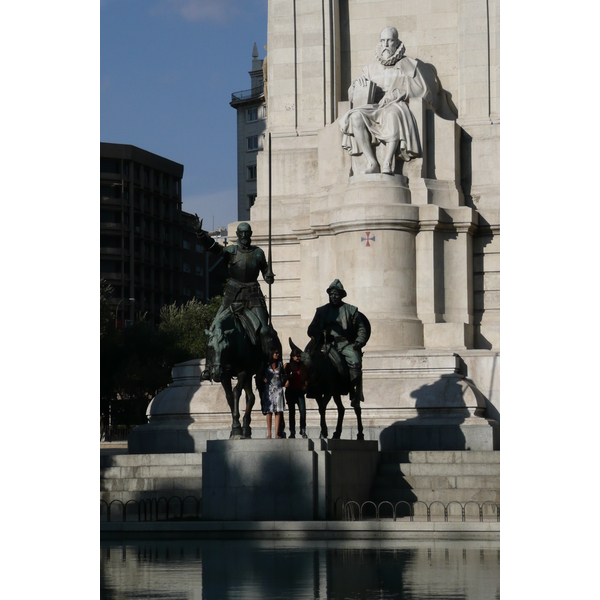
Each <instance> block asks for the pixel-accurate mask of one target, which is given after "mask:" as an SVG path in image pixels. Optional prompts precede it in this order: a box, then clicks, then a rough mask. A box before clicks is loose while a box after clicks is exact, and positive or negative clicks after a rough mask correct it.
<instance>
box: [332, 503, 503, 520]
mask: <svg viewBox="0 0 600 600" xmlns="http://www.w3.org/2000/svg"><path fill="white" fill-rule="evenodd" d="M384 519H385V520H388V519H391V520H392V521H396V520H398V519H409V520H410V521H445V522H448V521H450V522H452V521H454V522H463V523H465V522H472V521H480V522H484V521H497V522H499V521H500V505H499V504H497V503H495V502H491V501H486V502H483V503H481V504H479V503H478V502H475V501H474V500H473V501H470V502H465V503H464V504H462V503H460V502H458V501H452V502H449V503H448V504H444V503H443V502H440V501H438V500H435V501H433V502H432V503H431V504H427V503H426V502H422V501H421V500H417V501H415V502H407V501H406V500H400V501H399V502H396V503H395V504H392V502H389V501H387V500H384V501H382V502H380V503H379V504H375V502H373V501H371V500H367V501H366V502H363V503H362V504H359V503H358V502H355V501H354V500H349V501H346V502H343V503H342V520H344V521H369V520H375V521H381V520H384Z"/></svg>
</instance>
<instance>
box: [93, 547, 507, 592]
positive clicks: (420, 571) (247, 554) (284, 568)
mask: <svg viewBox="0 0 600 600" xmlns="http://www.w3.org/2000/svg"><path fill="white" fill-rule="evenodd" d="M100 586H101V592H100V598H101V599H105V600H109V599H110V600H126V599H133V598H136V599H140V598H143V599H145V600H152V599H159V598H160V599H161V600H168V599H178V600H200V599H209V600H225V599H230V598H231V599H238V598H256V599H260V600H272V599H276V598H285V599H286V600H291V599H296V598H298V599H303V598H307V599H308V598H310V599H313V598H321V599H331V600H333V599H336V600H337V599H339V600H342V599H353V600H354V599H356V600H358V599H365V600H372V599H375V598H377V599H388V598H401V599H406V600H434V599H435V600H451V599H464V600H495V599H497V598H500V547H499V542H497V541H452V540H424V541H418V540H414V541H412V540H398V541H369V540H358V541H353V542H351V541H327V542H325V541H298V540H291V541H287V542H286V541H281V540H277V541H265V540H243V541H234V540H223V541H220V540H197V541H196V540H181V541H177V540H172V541H146V540H145V541H119V542H114V541H111V542H108V541H107V542H102V543H101V546H100Z"/></svg>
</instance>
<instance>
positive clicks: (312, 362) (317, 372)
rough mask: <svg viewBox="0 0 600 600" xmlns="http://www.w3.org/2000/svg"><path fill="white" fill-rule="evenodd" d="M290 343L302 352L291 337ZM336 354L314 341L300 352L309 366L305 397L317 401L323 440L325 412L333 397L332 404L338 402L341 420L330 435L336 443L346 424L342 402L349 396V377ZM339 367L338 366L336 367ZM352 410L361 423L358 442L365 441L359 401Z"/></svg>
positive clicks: (325, 425)
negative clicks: (343, 397) (343, 398)
mask: <svg viewBox="0 0 600 600" xmlns="http://www.w3.org/2000/svg"><path fill="white" fill-rule="evenodd" d="M289 343H290V348H291V349H292V350H294V349H297V350H300V348H298V346H296V345H295V344H294V342H292V339H291V338H290V339H289ZM334 353H337V352H336V350H335V349H334V348H332V347H331V346H330V345H318V344H317V343H316V342H315V340H314V339H312V338H311V341H310V342H309V343H308V345H307V346H306V348H305V349H304V352H302V353H301V355H300V360H301V362H303V363H304V364H305V365H306V368H307V370H308V373H309V379H308V386H307V390H306V396H307V397H308V398H314V399H315V400H316V401H317V405H318V407H319V415H320V417H321V432H320V434H319V437H320V438H323V439H326V438H327V435H328V429H327V422H326V420H325V411H326V409H327V405H328V404H329V401H330V400H331V398H333V401H334V402H335V405H336V407H337V411H338V418H337V425H336V428H335V432H334V433H333V435H332V436H331V437H332V439H334V440H335V439H340V437H341V435H342V423H343V421H344V413H345V412H346V409H345V408H344V405H343V403H342V396H346V395H348V394H349V393H350V374H349V372H348V367H347V365H346V363H345V361H344V360H343V359H342V358H340V357H339V356H338V357H335V356H334ZM336 358H337V360H336ZM336 364H337V365H338V366H336ZM340 368H341V369H342V373H340V371H339V369H340ZM352 407H353V408H354V412H355V413H356V420H357V423H358V434H357V436H356V439H357V440H364V439H365V436H364V433H363V424H362V415H361V413H362V410H361V407H360V402H359V401H357V402H355V403H353V404H352Z"/></svg>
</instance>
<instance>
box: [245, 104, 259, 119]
mask: <svg viewBox="0 0 600 600" xmlns="http://www.w3.org/2000/svg"><path fill="white" fill-rule="evenodd" d="M252 121H258V107H256V106H255V107H253V108H249V109H248V110H247V111H246V122H247V123H252Z"/></svg>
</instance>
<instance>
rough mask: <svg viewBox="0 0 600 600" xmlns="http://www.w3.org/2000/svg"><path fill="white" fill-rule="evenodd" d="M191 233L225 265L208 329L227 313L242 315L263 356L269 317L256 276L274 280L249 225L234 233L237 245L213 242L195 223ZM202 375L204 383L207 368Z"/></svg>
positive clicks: (216, 328)
mask: <svg viewBox="0 0 600 600" xmlns="http://www.w3.org/2000/svg"><path fill="white" fill-rule="evenodd" d="M194 230H195V231H196V236H197V238H198V241H199V242H200V244H201V245H202V246H203V247H204V248H206V250H207V251H209V252H212V253H213V254H216V255H219V256H222V257H223V259H224V260H225V262H226V263H227V268H228V270H229V279H228V281H227V285H226V286H225V291H224V292H223V302H222V304H221V306H220V307H219V310H218V311H217V314H216V315H215V318H214V320H213V322H212V325H211V327H210V332H211V335H212V334H213V333H215V332H216V331H218V330H219V329H221V322H222V321H223V320H224V319H225V317H226V316H227V311H229V310H240V311H244V312H245V317H246V319H245V320H246V321H247V322H248V321H249V322H250V324H251V325H250V326H251V331H250V334H251V337H252V338H254V339H253V342H258V341H259V340H260V344H261V346H262V348H263V351H264V352H266V351H267V349H268V345H269V344H270V342H271V338H270V337H268V336H269V314H268V312H267V305H266V302H265V297H264V295H263V293H262V292H261V289H260V285H259V283H258V274H259V273H262V275H263V277H264V279H265V281H266V282H267V283H273V281H274V279H275V278H274V276H273V274H272V273H270V272H269V269H268V264H267V259H266V258H265V253H264V252H263V251H262V250H261V249H260V248H259V247H258V246H252V245H251V243H250V242H251V241H252V240H251V238H252V229H251V227H250V225H249V224H248V223H240V224H239V225H238V227H237V230H236V235H237V244H231V245H229V246H222V245H221V244H218V243H217V242H216V241H215V240H213V239H212V238H211V237H210V236H209V235H208V233H207V232H206V231H204V230H203V229H202V222H201V221H199V220H198V217H197V216H196V221H195V223H194ZM245 309H247V310H245ZM206 367H207V368H206V370H205V371H203V372H202V378H203V379H210V371H211V369H210V367H211V365H208V364H207V365H206Z"/></svg>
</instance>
